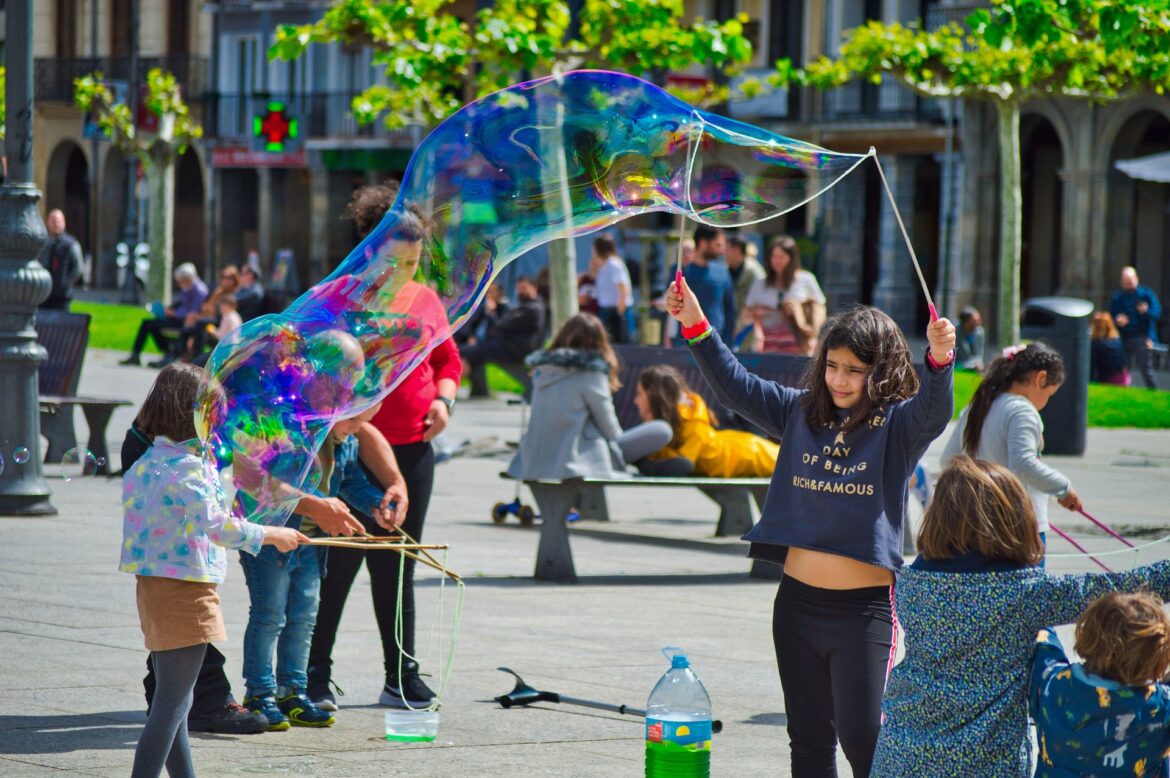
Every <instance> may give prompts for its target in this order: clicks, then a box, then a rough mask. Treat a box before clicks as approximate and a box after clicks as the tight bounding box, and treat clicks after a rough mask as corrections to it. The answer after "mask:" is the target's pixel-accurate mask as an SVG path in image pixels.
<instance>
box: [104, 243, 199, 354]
mask: <svg viewBox="0 0 1170 778" xmlns="http://www.w3.org/2000/svg"><path fill="white" fill-rule="evenodd" d="M175 284H176V285H177V286H178V287H179V293H178V294H177V295H176V296H175V302H174V304H173V305H171V306H170V307H169V308H164V309H163V311H162V315H161V316H159V317H157V318H154V319H145V320H143V322H142V324H140V325H138V334H137V335H135V336H134V346H133V347H132V348H131V349H130V356H128V357H126V358H125V359H123V360H122V361H121V362H120V363H119V364H123V365H138V364H141V361H140V358H141V356H142V347H143V346H145V345H146V339H147V338H148V337H152V338H154V343H155V345H156V346H158V350H159V351H161V352H162V353H163V358H162V359H160V360H157V361H155V362H151V363H150V366H151V367H165V366H166V365H168V364H170V363H171V362H173V361H174V358H173V357H170V358H169V359H168V357H169V355H170V348H171V346H172V344H171V343H168V342H167V340H166V339H165V338H164V337H163V334H162V333H163V330H168V329H182V328H183V327H184V326H185V325H184V321H185V320H186V319H187V317H188V316H190V315H192V314H194V315H196V316H197V315H198V314H199V309H200V308H201V307H202V306H203V302H204V301H205V300H206V299H207V285H206V284H204V283H203V282H202V281H201V280H199V271H197V270H196V269H195V265H193V264H192V263H190V262H184V263H183V264H181V265H179V266H178V267H177V268H175ZM183 343H184V345H185V343H186V340H185V339H184V340H183Z"/></svg>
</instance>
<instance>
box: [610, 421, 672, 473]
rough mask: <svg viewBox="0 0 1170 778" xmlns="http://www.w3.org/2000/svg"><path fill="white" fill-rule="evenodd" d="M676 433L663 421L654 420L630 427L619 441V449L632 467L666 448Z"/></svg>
mask: <svg viewBox="0 0 1170 778" xmlns="http://www.w3.org/2000/svg"><path fill="white" fill-rule="evenodd" d="M673 437H674V432H673V431H672V430H671V429H670V425H669V424H668V423H666V422H665V421H662V419H654V420H653V421H647V422H643V423H641V424H639V425H638V426H636V427H630V428H629V429H628V430H626V431H625V432H623V433H622V434H621V435H620V436H619V437H618V439H617V444H618V448H620V449H621V451H622V459H624V460H626V464H629V465H632V464H634V463H635V462H637V461H638V460H639V459H645V458H646V457H648V456H650V455H651V454H653V453H654V452H655V451H658V450H660V449H664V448H666V446H667V444H668V443H670V439H671V438H673Z"/></svg>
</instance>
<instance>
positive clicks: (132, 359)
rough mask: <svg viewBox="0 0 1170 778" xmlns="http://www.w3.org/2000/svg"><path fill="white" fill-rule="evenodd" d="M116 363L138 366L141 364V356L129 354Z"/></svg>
mask: <svg viewBox="0 0 1170 778" xmlns="http://www.w3.org/2000/svg"><path fill="white" fill-rule="evenodd" d="M118 364H119V365H138V366H141V365H142V358H141V357H139V356H138V355H137V354H131V355H130V356H128V357H126V358H125V359H121V360H118Z"/></svg>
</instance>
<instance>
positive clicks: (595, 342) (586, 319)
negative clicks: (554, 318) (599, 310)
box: [548, 313, 622, 392]
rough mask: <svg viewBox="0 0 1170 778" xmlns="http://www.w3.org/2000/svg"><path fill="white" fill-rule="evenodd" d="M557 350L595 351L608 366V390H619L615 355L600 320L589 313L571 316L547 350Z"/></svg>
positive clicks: (620, 383) (619, 383)
mask: <svg viewBox="0 0 1170 778" xmlns="http://www.w3.org/2000/svg"><path fill="white" fill-rule="evenodd" d="M558 348H571V349H576V350H578V351H596V352H597V353H598V354H600V355H601V358H602V359H604V360H605V362H606V364H608V365H609V390H610V391H611V392H616V391H617V390H618V389H620V388H621V385H622V382H621V380H620V379H619V378H618V360H617V355H616V354H614V353H613V347H612V346H610V345H609V335H607V334H606V332H605V325H604V324H602V323H601V319H598V318H597V317H596V316H594V315H593V314H591V313H578V314H577V315H576V316H571V317H570V318H569V319H568V320H566V321H565V323H564V324H562V325H561V328H560V329H559V330H557V334H556V335H554V336H553V340H552V343H550V344H549V347H548V350H549V351H552V350H553V349H558Z"/></svg>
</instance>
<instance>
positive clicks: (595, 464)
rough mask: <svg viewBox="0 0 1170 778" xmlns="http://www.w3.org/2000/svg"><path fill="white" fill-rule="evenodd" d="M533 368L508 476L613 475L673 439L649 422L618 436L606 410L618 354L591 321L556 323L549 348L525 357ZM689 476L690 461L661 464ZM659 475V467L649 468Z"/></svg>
mask: <svg viewBox="0 0 1170 778" xmlns="http://www.w3.org/2000/svg"><path fill="white" fill-rule="evenodd" d="M525 362H526V363H527V364H528V366H529V367H531V368H533V374H532V391H533V394H532V413H531V416H530V418H529V422H528V431H527V432H526V433H525V435H524V437H523V439H522V440H521V441H520V449H519V450H518V451H517V452H516V456H515V457H514V458H513V459H512V464H511V465H510V466H509V467H508V474H509V475H511V476H512V477H514V478H520V479H524V480H531V479H538V478H555V479H562V478H586V477H588V478H613V477H621V475H622V474H624V473H625V472H626V469H625V466H626V464H627V463H630V464H638V463H639V461H640V460H643V459H644V458H645V457H647V456H649V455H650V454H653V453H654V452H655V451H658V450H659V449H661V448H663V447H665V446H666V445H667V444H668V443H669V442H670V439H671V437H672V436H673V434H674V433H673V432H672V431H671V429H670V425H669V424H667V423H666V422H664V421H660V420H655V421H652V422H647V423H645V424H639V425H638V426H637V427H634V428H632V429H630V430H627V431H625V432H623V431H622V428H621V425H620V424H619V423H618V420H617V413H616V412H615V411H614V407H613V392H614V390H616V389H617V388H618V386H619V385H620V384H619V382H618V378H617V371H618V364H617V357H616V356H615V355H614V353H613V349H612V348H611V347H610V345H609V337H608V336H607V335H606V333H605V327H604V326H603V325H602V324H601V321H600V320H599V319H598V318H597V317H596V316H592V315H590V314H587V313H580V314H577V315H576V316H574V317H572V318H571V319H569V320H568V321H566V322H565V323H564V325H562V326H561V329H560V330H559V331H558V332H557V334H556V336H555V337H554V338H553V341H552V343H551V344H550V346H549V348H548V350H546V351H537V352H535V353H533V354H531V355H529V357H528V358H527V359H526V360H525ZM672 466H674V467H679V468H680V470H684V471H685V472H690V470H691V469H692V467H693V465H692V464H691V463H690V462H682V463H678V462H674V463H670V464H666V465H665V472H662V474H667V473H669V472H670V468H671V467H672ZM652 467H653V468H655V469H656V470H658V471H663V468H664V463H662V462H656V463H652Z"/></svg>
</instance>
